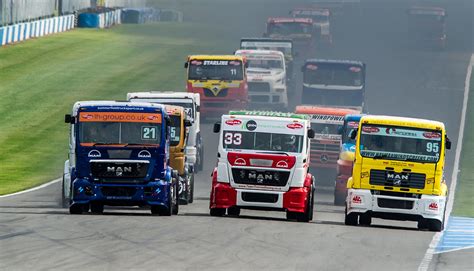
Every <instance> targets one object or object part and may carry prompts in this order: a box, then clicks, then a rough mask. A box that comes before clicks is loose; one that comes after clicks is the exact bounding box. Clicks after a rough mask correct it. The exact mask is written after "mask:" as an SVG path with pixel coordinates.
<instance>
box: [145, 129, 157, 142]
mask: <svg viewBox="0 0 474 271" xmlns="http://www.w3.org/2000/svg"><path fill="white" fill-rule="evenodd" d="M142 139H147V140H150V139H156V127H151V126H145V127H142Z"/></svg>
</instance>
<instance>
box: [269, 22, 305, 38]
mask: <svg viewBox="0 0 474 271" xmlns="http://www.w3.org/2000/svg"><path fill="white" fill-rule="evenodd" d="M311 28H312V25H311V24H306V23H297V22H285V23H272V24H270V25H269V26H268V33H269V34H277V35H283V36H286V35H291V34H311Z"/></svg>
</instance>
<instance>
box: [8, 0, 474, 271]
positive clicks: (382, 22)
mask: <svg viewBox="0 0 474 271" xmlns="http://www.w3.org/2000/svg"><path fill="white" fill-rule="evenodd" d="M290 7H291V6H289V5H288V6H284V5H276V6H272V7H269V8H267V9H261V11H260V12H248V13H247V17H248V18H247V20H246V22H245V23H244V24H243V25H242V26H241V27H240V28H239V31H236V46H237V44H238V38H239V37H240V36H249V35H257V34H260V33H261V32H262V31H263V23H264V21H265V18H266V17H268V16H271V15H286V14H287V11H288V10H289V9H290ZM404 7H405V5H404V4H401V3H398V2H397V3H395V4H393V3H392V2H387V3H379V4H376V3H368V2H365V3H364V4H363V6H362V9H361V10H360V11H358V14H356V15H354V16H349V15H345V16H343V17H341V18H337V19H338V22H337V23H336V24H335V27H337V29H336V33H335V35H336V36H335V42H336V45H335V47H334V48H333V49H331V50H327V51H318V52H317V53H316V56H318V57H324V58H339V59H340V58H342V59H359V60H362V61H364V62H366V63H367V66H368V71H367V74H368V75H367V102H368V106H369V110H370V112H371V113H375V114H392V115H404V116H415V117H425V118H430V119H438V120H441V121H444V122H445V123H446V124H447V128H448V131H449V134H450V137H451V138H453V139H455V138H457V130H458V127H459V120H460V112H461V104H462V94H463V88H464V80H465V73H466V67H467V64H468V61H469V58H470V55H471V52H472V37H473V35H472V32H473V31H472V23H473V22H472V18H473V17H472V16H473V15H472V2H469V1H464V2H463V1H458V2H455V3H453V4H451V5H450V6H448V10H449V12H450V17H449V20H450V21H449V27H448V35H450V40H451V43H450V44H449V45H448V49H447V50H446V51H436V50H422V49H415V48H412V47H409V46H408V45H406V44H405V42H404V39H403V31H402V30H404V29H406V28H404V27H406V26H404V24H403V18H404V17H400V16H402V15H400V14H402V12H404V9H403V8H404ZM241 8H244V7H241ZM469 8H471V9H470V10H469ZM235 13H236V14H239V11H238V10H237V11H235ZM233 16H234V17H235V18H234V17H233ZM236 16H237V15H229V16H227V17H225V16H223V17H222V18H221V17H219V16H217V17H215V18H214V19H215V20H217V21H216V23H218V22H219V20H224V19H225V20H227V21H229V20H230V22H232V20H237V19H238V17H236ZM256 24H259V25H262V27H261V28H255V27H254V26H255V25H256ZM295 70H297V69H295ZM298 78H299V80H300V77H298ZM300 84H301V82H298V84H297V88H296V89H295V90H294V91H295V92H294V93H293V94H292V95H291V104H292V105H296V104H299V103H300V100H299V95H298V93H299V91H300V89H301V88H300ZM211 130H212V128H211V125H210V124H205V125H203V127H202V131H203V132H204V144H205V154H206V159H207V161H206V165H205V170H204V171H203V172H201V173H199V174H198V175H197V178H196V182H197V184H196V194H195V197H196V200H195V202H194V203H193V204H191V205H188V206H181V207H180V214H179V215H178V216H173V217H153V216H150V214H149V211H147V210H141V209H138V208H106V210H105V213H104V215H90V214H88V215H80V216H77V215H69V214H68V210H67V209H63V208H60V207H59V204H58V203H59V198H60V184H59V183H56V184H53V185H51V186H48V187H46V188H44V189H41V190H37V191H35V192H31V193H28V194H23V195H18V196H13V197H8V198H3V199H0V269H1V270H65V269H70V270H78V269H88V270H125V269H136V270H143V269H146V270H171V269H173V270H183V269H187V270H256V269H265V270H293V269H298V270H343V269H358V270H379V269H382V268H383V269H384V270H416V269H417V268H418V265H419V264H420V262H421V260H422V259H423V256H424V253H425V251H426V249H427V247H428V245H429V243H430V241H431V239H432V237H433V233H432V232H420V231H417V230H416V223H414V222H395V221H385V220H379V219H374V221H373V226H371V227H348V226H345V225H344V223H343V220H344V210H343V208H342V207H336V206H333V205H332V200H333V198H332V191H330V190H327V189H319V190H318V191H317V194H316V203H315V213H314V221H312V222H311V223H297V222H287V221H285V219H284V213H278V212H258V211H246V210H244V211H242V213H241V217H239V218H230V217H223V218H215V217H210V216H209V215H208V213H209V211H208V204H209V191H210V173H211V170H212V168H213V166H214V164H215V159H216V151H217V147H216V145H215V142H217V135H215V134H212V131H211ZM456 143H457V142H454V144H456ZM453 149H455V148H453ZM453 157H454V153H449V154H448V161H447V173H446V174H445V175H446V176H451V170H452V164H453ZM448 181H449V180H448ZM473 253H474V251H473V250H465V251H461V252H458V253H451V254H448V255H441V256H437V257H435V258H434V259H433V262H432V265H431V268H432V269H436V270H463V269H465V270H469V269H472V268H473V266H474V263H473V262H472V255H473Z"/></svg>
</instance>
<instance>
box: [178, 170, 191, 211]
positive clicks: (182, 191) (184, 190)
mask: <svg viewBox="0 0 474 271" xmlns="http://www.w3.org/2000/svg"><path fill="white" fill-rule="evenodd" d="M178 182H179V183H178V187H179V192H178V194H179V197H178V198H179V204H181V205H186V204H188V189H189V187H188V181H187V180H186V178H183V177H181V176H180V177H178Z"/></svg>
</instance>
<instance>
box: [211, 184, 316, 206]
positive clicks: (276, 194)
mask: <svg viewBox="0 0 474 271" xmlns="http://www.w3.org/2000/svg"><path fill="white" fill-rule="evenodd" d="M309 189H310V188H307V187H292V188H290V190H289V191H287V192H281V191H265V190H250V189H235V188H233V187H231V186H230V184H228V183H213V187H212V190H211V201H210V206H209V207H210V208H229V207H233V206H236V207H240V208H243V209H256V210H273V211H290V212H299V213H304V212H305V211H306V208H308V206H307V202H308V195H309Z"/></svg>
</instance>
